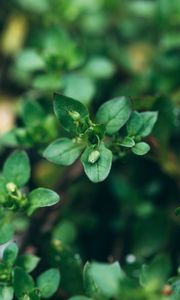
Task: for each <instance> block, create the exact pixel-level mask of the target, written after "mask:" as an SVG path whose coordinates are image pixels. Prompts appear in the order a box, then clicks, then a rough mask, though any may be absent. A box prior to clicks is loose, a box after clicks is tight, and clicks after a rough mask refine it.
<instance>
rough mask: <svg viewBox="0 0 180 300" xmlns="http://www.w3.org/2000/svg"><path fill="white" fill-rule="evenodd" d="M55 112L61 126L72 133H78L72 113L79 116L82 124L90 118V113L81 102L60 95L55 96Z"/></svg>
mask: <svg viewBox="0 0 180 300" xmlns="http://www.w3.org/2000/svg"><path fill="white" fill-rule="evenodd" d="M54 111H55V114H56V116H57V118H58V119H59V121H60V123H61V125H62V126H63V127H64V128H65V129H66V130H68V131H71V132H73V131H75V132H76V128H77V126H76V124H75V120H74V119H73V118H72V113H75V114H77V115H79V119H80V120H81V122H82V121H83V120H84V119H85V118H87V117H88V111H87V109H86V107H85V106H84V105H83V104H82V103H81V102H79V101H77V100H74V99H72V98H69V97H66V96H63V95H60V94H55V96H54Z"/></svg>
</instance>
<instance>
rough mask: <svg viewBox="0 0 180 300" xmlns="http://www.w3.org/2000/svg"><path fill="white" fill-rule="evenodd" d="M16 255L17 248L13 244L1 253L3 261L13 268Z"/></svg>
mask: <svg viewBox="0 0 180 300" xmlns="http://www.w3.org/2000/svg"><path fill="white" fill-rule="evenodd" d="M17 255H18V247H17V245H16V244H15V243H10V244H9V245H8V246H7V247H6V248H5V250H4V252H3V260H4V262H5V264H7V265H8V266H13V264H14V263H15V261H16V258H17Z"/></svg>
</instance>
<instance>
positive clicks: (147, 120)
mask: <svg viewBox="0 0 180 300" xmlns="http://www.w3.org/2000/svg"><path fill="white" fill-rule="evenodd" d="M157 118H158V113H157V112H153V111H147V112H142V113H138V112H133V113H132V115H131V118H130V120H129V121H128V123H127V131H128V134H129V135H131V136H140V137H146V136H148V135H149V134H150V133H151V131H152V129H153V127H154V125H155V123H156V121H157Z"/></svg>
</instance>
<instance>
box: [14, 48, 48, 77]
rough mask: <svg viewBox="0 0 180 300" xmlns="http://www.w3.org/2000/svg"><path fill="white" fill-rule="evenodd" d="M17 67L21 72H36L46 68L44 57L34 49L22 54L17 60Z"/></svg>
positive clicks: (24, 51)
mask: <svg viewBox="0 0 180 300" xmlns="http://www.w3.org/2000/svg"><path fill="white" fill-rule="evenodd" d="M16 67H17V68H18V69H20V70H21V71H26V72H34V71H37V70H43V69H44V67H45V64H44V61H43V59H42V57H41V56H40V55H39V54H38V53H37V51H36V50H34V49H26V50H23V51H22V52H20V53H19V54H18V56H17V58H16Z"/></svg>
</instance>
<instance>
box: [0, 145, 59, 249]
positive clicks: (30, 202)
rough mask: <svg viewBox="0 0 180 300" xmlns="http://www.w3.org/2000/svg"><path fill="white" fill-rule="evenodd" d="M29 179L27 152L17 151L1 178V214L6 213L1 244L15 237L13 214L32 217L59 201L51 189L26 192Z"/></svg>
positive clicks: (1, 233)
mask: <svg viewBox="0 0 180 300" xmlns="http://www.w3.org/2000/svg"><path fill="white" fill-rule="evenodd" d="M29 177H30V162H29V158H28V156H27V154H26V152H24V151H20V150H17V151H15V152H14V153H12V154H11V155H10V156H9V157H8V158H7V160H6V161H5V163H4V166H3V170H2V174H1V176H0V204H1V214H2V215H3V213H5V216H4V218H2V217H1V228H0V242H1V243H5V242H6V241H8V240H9V239H10V238H11V237H12V235H13V223H12V218H14V217H16V215H14V216H13V214H15V213H17V212H21V213H24V214H26V215H28V216H30V215H32V213H34V211H35V210H36V209H38V208H40V207H45V206H51V205H54V204H56V203H57V202H58V201H59V195H58V194H57V193H55V192H54V191H52V190H50V189H46V188H37V189H34V190H33V191H31V192H30V193H27V192H25V189H24V186H25V185H26V184H27V182H28V180H29ZM3 219H4V220H3ZM7 220H9V222H8V221H7Z"/></svg>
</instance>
